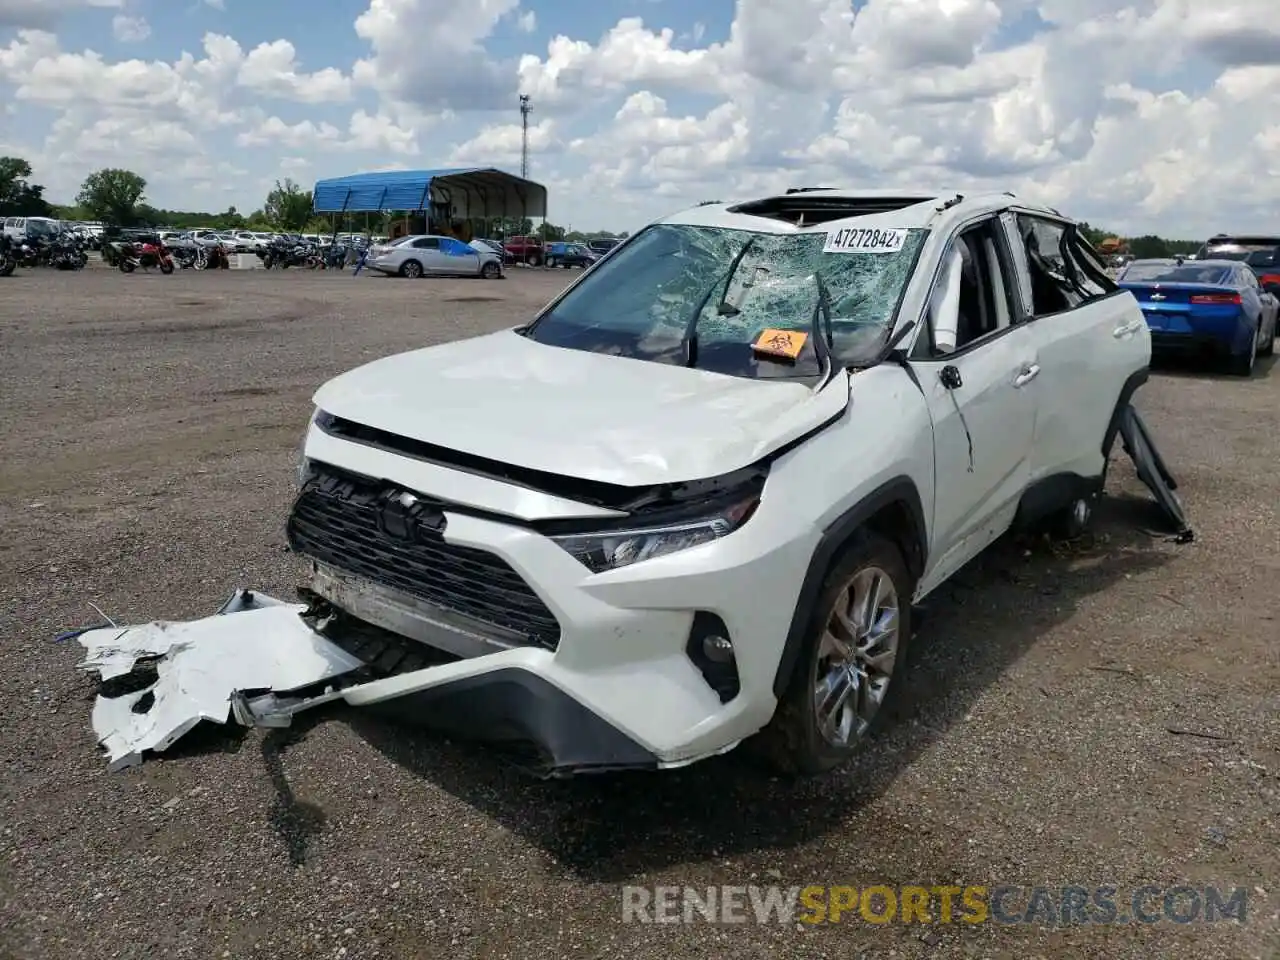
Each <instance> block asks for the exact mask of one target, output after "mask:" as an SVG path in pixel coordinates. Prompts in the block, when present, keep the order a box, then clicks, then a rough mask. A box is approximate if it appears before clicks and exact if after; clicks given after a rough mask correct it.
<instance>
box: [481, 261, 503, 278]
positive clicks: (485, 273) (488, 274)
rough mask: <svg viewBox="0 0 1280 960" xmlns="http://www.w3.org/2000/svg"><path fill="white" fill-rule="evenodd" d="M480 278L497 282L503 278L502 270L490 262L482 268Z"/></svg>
mask: <svg viewBox="0 0 1280 960" xmlns="http://www.w3.org/2000/svg"><path fill="white" fill-rule="evenodd" d="M480 276H482V277H484V278H485V279H486V280H497V279H498V278H499V277H500V276H502V268H501V267H499V266H498V265H497V264H496V263H494V262H493V261H492V260H490V261H488V262H487V263H486V264H485V265H484V266H483V267H481V268H480Z"/></svg>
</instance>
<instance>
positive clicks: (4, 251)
mask: <svg viewBox="0 0 1280 960" xmlns="http://www.w3.org/2000/svg"><path fill="white" fill-rule="evenodd" d="M17 267H18V258H17V257H16V256H14V249H13V241H12V240H11V239H9V237H8V236H6V235H5V234H3V233H0V277H10V276H13V271H14V270H16V269H17Z"/></svg>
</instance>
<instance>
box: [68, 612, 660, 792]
mask: <svg viewBox="0 0 1280 960" xmlns="http://www.w3.org/2000/svg"><path fill="white" fill-rule="evenodd" d="M307 612H308V608H307V607H306V606H304V605H302V604H289V603H283V602H281V601H279V600H276V599H274V598H272V597H268V596H265V595H263V594H258V593H255V592H253V591H248V590H239V591H236V593H235V594H234V595H233V596H232V598H231V599H230V600H229V601H228V602H227V603H226V604H225V605H224V606H223V607H222V609H221V610H219V611H218V613H217V614H215V615H214V616H211V617H205V618H204V619H201V620H193V621H188V622H155V623H149V624H143V625H139V626H106V627H94V628H90V629H88V630H84V631H78V632H76V633H73V634H70V635H68V636H67V637H66V638H67V639H69V638H71V637H76V638H78V640H79V642H80V644H81V645H82V646H83V647H84V648H85V651H86V657H85V659H84V660H83V661H82V662H81V664H80V669H81V670H83V671H85V672H87V673H91V674H94V675H96V676H98V677H99V678H100V679H101V680H102V681H103V690H102V692H101V693H100V695H99V696H98V698H97V700H96V701H95V703H94V708H93V728H94V732H95V734H96V735H97V738H98V741H99V743H100V744H101V746H102V747H103V748H104V750H105V751H106V754H107V759H108V764H109V769H111V770H118V769H122V768H124V767H128V766H132V765H134V764H137V763H140V762H141V761H142V759H143V755H144V754H145V753H146V752H147V751H155V752H160V751H163V750H166V749H168V748H169V747H170V746H172V745H173V744H174V743H175V742H176V741H177V740H178V739H180V738H181V737H182V736H183V735H184V734H186V733H187V732H189V731H190V730H191V729H193V728H194V727H195V726H197V725H198V724H199V723H200V722H201V721H206V720H207V721H211V722H214V723H227V722H228V721H229V720H232V719H234V720H235V721H236V722H238V723H240V724H243V725H246V726H265V727H281V726H288V725H289V723H290V722H291V719H292V717H293V715H294V714H295V713H298V712H300V711H302V710H306V709H309V708H312V707H315V706H319V705H321V704H324V703H331V702H334V701H337V700H343V701H345V702H348V703H351V704H354V705H364V706H368V707H370V708H372V709H373V710H374V711H375V712H377V713H380V714H386V715H389V716H391V717H395V718H397V719H400V720H405V721H409V722H411V723H414V724H418V725H421V726H426V727H431V728H433V729H439V730H442V731H445V732H449V733H452V734H454V735H455V736H457V737H458V738H459V739H478V740H485V741H490V742H494V743H498V744H502V745H506V746H510V747H513V748H516V751H517V753H516V758H517V759H518V760H519V761H520V762H521V765H522V766H524V767H526V768H527V769H529V770H530V772H533V773H536V774H539V775H542V776H566V775H571V774H575V773H582V772H589V771H606V770H618V769H656V768H657V767H658V766H659V762H658V758H657V757H656V756H655V755H654V754H653V753H651V752H650V751H648V750H646V749H645V748H644V747H643V746H641V745H640V744H637V743H636V742H635V741H633V740H632V739H630V738H629V737H627V736H626V735H625V734H624V733H622V732H621V731H619V730H618V729H616V728H615V727H614V726H612V725H611V724H609V723H608V722H607V721H605V720H604V719H603V718H601V717H600V716H599V715H597V714H596V713H594V712H593V711H591V710H590V709H588V708H587V707H586V706H584V705H583V704H581V703H579V702H578V701H577V700H575V699H574V698H573V697H571V696H570V695H568V694H567V693H565V692H564V691H563V690H562V689H560V688H559V687H557V686H556V685H555V684H554V683H552V682H550V681H549V680H547V679H545V678H543V677H541V676H539V675H538V674H537V673H536V672H534V671H532V670H529V669H525V668H522V667H521V666H519V665H516V664H508V665H503V664H497V663H495V664H494V668H493V669H491V670H487V671H484V672H474V671H473V672H471V673H468V674H462V675H459V676H449V675H448V674H450V673H454V672H456V671H457V666H458V665H457V663H438V662H437V663H433V664H430V665H425V666H421V667H417V664H416V663H415V664H412V665H410V664H409V663H408V662H407V661H406V660H404V659H403V658H402V659H401V660H400V661H399V662H398V664H397V669H395V670H394V671H388V670H386V669H384V668H383V667H382V666H380V662H381V663H382V664H385V663H386V662H387V661H386V658H385V655H384V653H385V651H384V650H383V648H382V647H380V646H379V645H378V644H377V642H376V640H375V641H373V642H371V641H370V639H369V638H368V637H367V636H362V637H360V638H359V639H358V640H357V641H355V642H352V641H350V640H347V641H345V642H336V641H335V640H334V639H330V638H329V637H328V636H326V635H325V634H324V633H322V632H320V630H319V629H316V628H313V626H312V625H311V624H310V623H309V622H308V620H307V619H304V617H303V614H304V613H307ZM401 642H403V640H401ZM498 656H501V655H498ZM471 663H472V665H474V664H475V661H474V660H473V661H471ZM414 667H417V668H416V669H415V668H414Z"/></svg>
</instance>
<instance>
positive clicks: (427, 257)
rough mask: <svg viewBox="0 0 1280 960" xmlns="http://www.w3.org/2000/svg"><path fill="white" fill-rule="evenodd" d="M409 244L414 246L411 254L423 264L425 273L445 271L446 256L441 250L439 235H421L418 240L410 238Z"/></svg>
mask: <svg viewBox="0 0 1280 960" xmlns="http://www.w3.org/2000/svg"><path fill="white" fill-rule="evenodd" d="M409 244H410V246H412V248H413V252H412V253H411V254H410V256H411V257H412V258H413V259H414V260H417V261H418V262H419V263H420V264H422V272H423V273H443V272H444V259H445V258H444V255H443V254H441V252H440V238H439V237H419V238H418V239H417V240H410V241H409ZM405 259H408V257H406V258H405Z"/></svg>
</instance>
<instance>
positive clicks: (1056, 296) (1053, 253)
mask: <svg viewBox="0 0 1280 960" xmlns="http://www.w3.org/2000/svg"><path fill="white" fill-rule="evenodd" d="M1018 234H1019V236H1020V237H1021V238H1022V245H1023V249H1024V250H1025V251H1026V256H1027V273H1028V275H1029V276H1030V278H1031V314H1032V316H1035V317H1043V316H1047V315H1048V314H1052V313H1062V312H1063V311H1064V310H1070V309H1072V308H1073V307H1076V306H1079V304H1080V303H1081V301H1082V300H1084V298H1085V296H1084V294H1083V293H1082V292H1081V291H1080V290H1079V287H1078V284H1077V282H1076V279H1075V277H1074V276H1073V273H1074V264H1070V263H1069V261H1068V259H1067V255H1066V239H1067V228H1066V226H1065V225H1064V224H1061V223H1055V222H1053V221H1050V220H1041V219H1040V218H1038V217H1029V216H1026V215H1019V217H1018Z"/></svg>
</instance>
